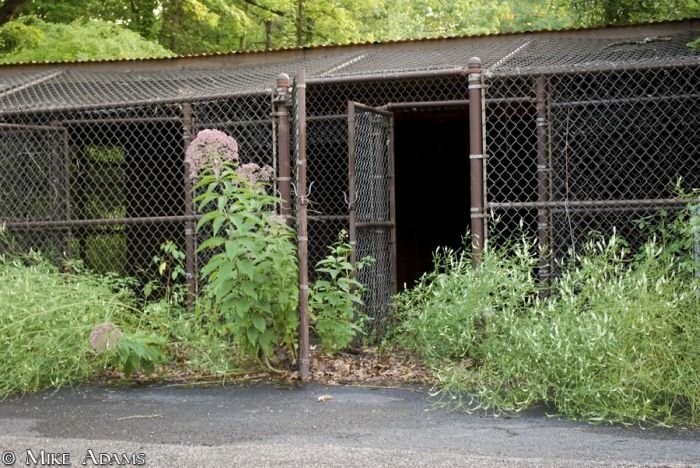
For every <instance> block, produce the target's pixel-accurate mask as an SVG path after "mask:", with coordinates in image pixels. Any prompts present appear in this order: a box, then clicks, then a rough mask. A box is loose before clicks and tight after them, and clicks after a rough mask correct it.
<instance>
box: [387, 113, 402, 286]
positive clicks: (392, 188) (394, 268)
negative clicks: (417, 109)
mask: <svg viewBox="0 0 700 468" xmlns="http://www.w3.org/2000/svg"><path fill="white" fill-rule="evenodd" d="M388 175H389V177H388V180H387V183H388V184H389V222H390V223H391V226H390V227H389V244H390V248H391V251H390V252H391V292H392V294H396V293H398V292H399V289H398V280H397V275H398V263H397V258H396V257H397V249H396V167H395V160H394V115H393V114H391V115H390V117H389V174H388Z"/></svg>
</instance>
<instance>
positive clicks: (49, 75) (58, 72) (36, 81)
mask: <svg viewBox="0 0 700 468" xmlns="http://www.w3.org/2000/svg"><path fill="white" fill-rule="evenodd" d="M64 71H65V70H62V69H59V70H55V71H52V72H49V73H47V74H45V75H43V76H40V77H38V78H35V79H33V80H31V81H29V82H27V83H23V84H21V85H19V86H15V87H14V88H10V89H8V90H6V91H2V92H0V98H3V99H4V98H6V97H7V96H10V95H12V94H15V93H18V92H20V91H24V90H25V89H29V88H31V87H32V86H36V85H38V84H41V83H44V82H45V81H49V80H51V79H53V78H56V77H57V76H60V75H62V74H63V72H64Z"/></svg>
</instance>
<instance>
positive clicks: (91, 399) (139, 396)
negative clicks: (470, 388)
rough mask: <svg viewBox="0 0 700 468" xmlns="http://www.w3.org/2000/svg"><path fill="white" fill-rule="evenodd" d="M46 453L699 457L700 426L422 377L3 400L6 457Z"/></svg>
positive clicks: (229, 460)
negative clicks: (538, 406) (488, 394)
mask: <svg viewBox="0 0 700 468" xmlns="http://www.w3.org/2000/svg"><path fill="white" fill-rule="evenodd" d="M42 465H43V466H51V465H53V466H144V465H145V466H162V467H172V466H176V467H177V466H183V467H188V466H222V467H224V466H274V467H282V466H300V467H301V466H303V467H307V466H308V467H313V466H319V467H320V466H362V467H365V466H367V467H370V466H401V467H403V466H416V467H439V466H479V467H481V466H522V467H530V466H532V467H535V466H538V467H539V466H581V467H583V466H698V467H700V431H698V430H671V429H663V428H653V429H640V428H636V427H632V428H629V427H621V426H610V425H591V424H587V423H581V422H573V421H568V420H562V419H558V418H554V417H549V416H548V415H547V414H546V413H545V412H544V411H542V410H535V411H531V412H528V413H526V414H522V415H519V416H517V417H503V416H501V417H494V416H492V415H485V414H465V413H459V412H451V411H445V410H442V409H437V408H436V407H435V406H434V405H433V403H432V402H431V401H430V398H429V396H428V395H427V394H426V393H424V392H422V391H420V390H419V389H417V388H414V389H409V390H403V389H374V388H358V387H325V386H321V385H315V384H310V385H304V386H299V387H284V386H275V385H270V384H265V385H250V386H215V387H210V388H186V387H181V386H168V385H160V386H149V387H136V388H108V387H80V388H77V389H62V390H59V391H52V392H42V393H39V394H35V395H27V396H24V397H15V398H8V399H6V400H5V401H2V402H0V467H1V466H42Z"/></svg>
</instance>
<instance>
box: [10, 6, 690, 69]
mask: <svg viewBox="0 0 700 468" xmlns="http://www.w3.org/2000/svg"><path fill="white" fill-rule="evenodd" d="M699 13H700V0H58V1H57V0H0V62H5V63H7V62H24V61H32V60H36V61H46V60H48V61H52V60H85V59H100V58H103V59H106V58H130V57H164V56H172V55H179V54H195V53H212V52H224V51H233V50H253V49H264V48H277V47H287V46H310V45H319V44H339V43H346V42H356V41H383V40H390V39H404V38H417V37H431V36H452V35H462V34H480V33H492V32H505V31H522V30H536V29H546V28H568V27H579V26H596V25H603V24H624V23H633V22H642V21H652V20H664V19H680V18H693V17H698V16H700V15H699Z"/></svg>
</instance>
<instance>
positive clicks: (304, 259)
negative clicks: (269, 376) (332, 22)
mask: <svg viewBox="0 0 700 468" xmlns="http://www.w3.org/2000/svg"><path fill="white" fill-rule="evenodd" d="M295 87H296V99H297V103H296V104H297V114H296V119H297V135H296V136H297V161H296V165H297V170H296V177H297V186H296V202H297V210H296V220H297V242H298V248H299V377H300V378H301V380H308V379H309V377H310V371H309V361H310V357H309V354H310V346H309V237H308V236H309V234H308V219H307V208H308V206H307V205H308V198H307V197H308V194H307V193H306V81H305V72H304V69H300V70H299V71H298V72H297V77H296V83H295Z"/></svg>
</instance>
